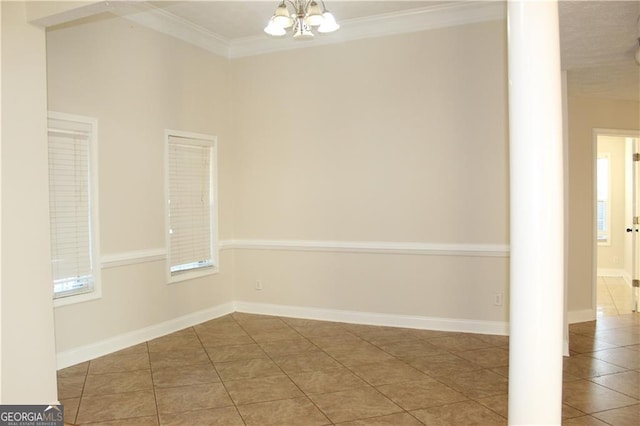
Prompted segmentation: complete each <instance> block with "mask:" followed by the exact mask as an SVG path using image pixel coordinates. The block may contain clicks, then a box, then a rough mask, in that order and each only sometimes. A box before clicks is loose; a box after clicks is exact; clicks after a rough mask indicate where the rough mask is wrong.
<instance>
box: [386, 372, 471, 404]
mask: <svg viewBox="0 0 640 426" xmlns="http://www.w3.org/2000/svg"><path fill="white" fill-rule="evenodd" d="M377 389H378V390H379V391H380V392H382V393H383V394H384V395H386V396H387V397H388V398H389V399H391V400H392V401H393V402H395V403H396V404H398V405H399V406H401V407H402V408H404V409H405V410H416V409H418V408H428V407H433V406H436V405H444V404H450V403H453V402H458V401H464V400H466V399H467V397H465V396H464V395H463V394H461V393H459V392H456V391H455V390H453V389H451V388H450V387H448V386H445V385H443V384H442V383H439V382H437V381H436V380H434V379H430V378H427V379H423V380H420V381H415V382H404V383H396V384H392V385H383V386H377Z"/></svg>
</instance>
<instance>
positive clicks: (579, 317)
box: [567, 309, 597, 324]
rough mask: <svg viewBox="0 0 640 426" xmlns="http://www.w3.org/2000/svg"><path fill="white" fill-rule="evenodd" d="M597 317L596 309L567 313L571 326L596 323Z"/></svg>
mask: <svg viewBox="0 0 640 426" xmlns="http://www.w3.org/2000/svg"><path fill="white" fill-rule="evenodd" d="M596 317H597V315H596V310H595V309H582V310H580V311H569V312H567V322H568V323H569V324H575V323H577V322H587V321H595V320H596Z"/></svg>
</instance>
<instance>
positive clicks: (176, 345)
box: [147, 328, 202, 352]
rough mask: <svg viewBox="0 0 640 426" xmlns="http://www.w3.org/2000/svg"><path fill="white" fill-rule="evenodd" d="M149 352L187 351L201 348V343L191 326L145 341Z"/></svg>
mask: <svg viewBox="0 0 640 426" xmlns="http://www.w3.org/2000/svg"><path fill="white" fill-rule="evenodd" d="M147 345H148V347H149V352H166V351H188V350H198V349H202V344H201V343H200V340H199V339H198V336H197V335H196V333H195V331H193V329H192V328H187V329H185V330H181V331H177V332H175V333H172V334H169V335H167V336H163V337H159V338H157V339H153V340H150V341H149V342H147Z"/></svg>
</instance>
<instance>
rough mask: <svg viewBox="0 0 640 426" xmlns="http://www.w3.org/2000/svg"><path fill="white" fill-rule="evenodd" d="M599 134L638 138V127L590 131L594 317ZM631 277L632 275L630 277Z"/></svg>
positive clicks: (593, 303)
mask: <svg viewBox="0 0 640 426" xmlns="http://www.w3.org/2000/svg"><path fill="white" fill-rule="evenodd" d="M599 136H613V137H624V138H634V139H639V140H640V130H639V129H609V128H599V127H596V128H594V129H593V131H592V142H591V152H592V153H593V158H592V159H591V163H592V164H591V170H592V182H591V190H592V197H593V199H592V203H591V209H592V223H591V243H592V252H593V253H592V270H591V305H592V306H593V311H594V313H595V314H596V318H595V319H597V316H598V232H597V218H598V213H597V205H598V202H597V199H598V194H597V183H598V181H597V173H598V169H597V161H598V137H599ZM631 279H633V277H632V278H631Z"/></svg>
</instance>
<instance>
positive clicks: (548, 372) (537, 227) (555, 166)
mask: <svg viewBox="0 0 640 426" xmlns="http://www.w3.org/2000/svg"><path fill="white" fill-rule="evenodd" d="M508 43H509V136H510V148H509V149H510V175H511V176H510V186H511V189H510V195H511V294H510V300H511V306H510V315H511V320H510V322H511V333H510V334H511V339H510V355H509V357H510V363H509V424H510V425H552V424H558V425H559V424H560V423H561V412H562V340H563V312H564V284H563V279H564V272H563V268H564V265H563V262H564V248H563V207H564V205H563V164H562V160H563V145H562V97H561V73H560V44H559V34H558V4H557V1H532V0H529V1H509V3H508Z"/></svg>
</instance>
